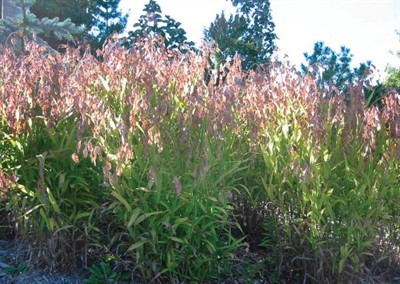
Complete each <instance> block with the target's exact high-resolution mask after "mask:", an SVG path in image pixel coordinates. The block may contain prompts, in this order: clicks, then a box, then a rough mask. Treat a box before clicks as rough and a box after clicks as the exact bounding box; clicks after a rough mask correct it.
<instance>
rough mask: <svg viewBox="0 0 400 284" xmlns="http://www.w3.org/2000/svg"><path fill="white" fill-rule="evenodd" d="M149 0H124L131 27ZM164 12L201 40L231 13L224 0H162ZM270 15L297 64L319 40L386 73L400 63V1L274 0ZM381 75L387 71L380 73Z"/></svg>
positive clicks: (280, 43)
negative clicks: (344, 49)
mask: <svg viewBox="0 0 400 284" xmlns="http://www.w3.org/2000/svg"><path fill="white" fill-rule="evenodd" d="M146 3H148V0H121V7H122V9H123V10H124V11H125V12H128V10H130V12H129V16H130V20H129V23H128V29H129V28H131V27H132V25H133V23H134V22H136V20H137V18H138V17H139V16H140V15H141V14H142V10H143V8H144V5H145V4H146ZM158 3H159V5H160V6H161V9H162V12H163V13H164V14H167V15H170V16H172V17H173V18H174V19H175V20H177V21H179V22H181V23H182V27H183V28H184V29H185V30H186V32H187V35H188V38H189V40H193V41H195V42H196V43H200V42H201V38H202V35H203V29H204V28H206V27H208V26H209V24H210V23H211V22H212V21H213V20H214V19H215V16H216V14H217V13H220V12H221V11H222V10H225V11H226V13H228V14H229V13H230V12H232V11H233V8H232V6H231V4H230V1H226V0H158ZM270 3H271V9H272V17H273V21H274V23H275V25H276V27H275V32H276V34H277V35H278V37H279V40H278V41H277V42H276V44H277V46H278V48H279V50H280V51H279V56H283V55H284V54H287V55H288V56H289V59H290V61H291V62H292V63H293V64H296V65H299V64H300V63H301V62H304V56H303V53H304V52H308V53H311V52H312V49H313V45H314V43H315V42H316V41H324V42H325V43H326V44H327V45H328V46H330V47H331V48H333V49H334V50H339V48H340V46H342V45H345V46H346V47H348V48H350V49H351V53H352V54H353V55H354V57H353V63H354V64H358V63H360V62H365V61H367V60H371V61H372V63H373V64H374V65H375V66H376V67H377V68H378V70H380V71H381V72H383V71H384V69H385V67H386V65H387V64H391V65H393V66H395V67H400V60H399V59H398V57H397V56H395V55H392V54H390V51H398V50H400V39H399V36H398V35H397V34H396V32H395V31H396V30H398V31H400V0H270ZM382 76H384V75H383V73H382Z"/></svg>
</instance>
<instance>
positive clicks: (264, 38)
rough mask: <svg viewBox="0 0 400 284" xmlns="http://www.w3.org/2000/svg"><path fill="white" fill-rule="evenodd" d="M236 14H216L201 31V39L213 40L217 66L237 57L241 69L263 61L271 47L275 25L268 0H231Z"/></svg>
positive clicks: (272, 47) (265, 59) (274, 37)
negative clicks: (202, 32)
mask: <svg viewBox="0 0 400 284" xmlns="http://www.w3.org/2000/svg"><path fill="white" fill-rule="evenodd" d="M231 1H232V4H233V5H234V6H235V7H236V13H235V14H234V15H231V16H230V17H229V19H227V18H226V17H225V14H224V13H222V14H221V15H217V17H216V19H215V20H214V22H213V23H211V25H210V27H209V28H208V29H206V30H205V31H204V39H205V40H206V41H207V42H210V43H216V44H217V46H218V49H219V50H220V52H218V53H217V54H216V55H215V58H217V63H216V64H217V65H218V64H220V63H223V62H225V61H230V60H232V59H233V58H234V56H235V55H236V54H238V55H239V56H240V57H241V60H242V67H243V69H244V70H249V69H254V68H256V67H257V65H259V64H267V63H268V62H269V61H270V58H271V56H272V54H273V52H274V50H275V44H274V41H275V40H276V38H277V36H276V34H275V33H274V28H275V24H274V23H273V21H272V16H271V8H270V3H269V0H231Z"/></svg>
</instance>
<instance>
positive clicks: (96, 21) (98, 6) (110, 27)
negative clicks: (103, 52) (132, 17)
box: [31, 0, 127, 50]
mask: <svg viewBox="0 0 400 284" xmlns="http://www.w3.org/2000/svg"><path fill="white" fill-rule="evenodd" d="M119 3H120V0H37V1H36V3H35V4H34V5H33V6H32V8H31V11H32V12H33V13H34V14H35V15H37V17H38V18H43V17H58V18H60V19H61V20H64V19H67V18H69V19H71V21H72V22H73V23H75V24H76V25H79V26H83V27H84V28H85V29H84V30H82V32H81V34H79V35H78V38H79V39H81V40H82V39H88V40H89V41H90V43H91V44H92V49H93V50H95V49H96V48H99V47H102V45H103V44H104V42H105V40H106V39H107V38H108V37H109V36H112V35H113V34H114V33H121V32H123V31H124V29H125V27H126V23H127V15H126V14H125V15H124V14H122V12H121V11H120V10H119V9H118V6H119ZM46 40H47V41H48V42H49V43H50V45H51V46H52V47H53V48H57V47H58V46H59V45H60V44H61V43H63V42H61V41H59V40H57V39H55V38H54V37H49V38H46Z"/></svg>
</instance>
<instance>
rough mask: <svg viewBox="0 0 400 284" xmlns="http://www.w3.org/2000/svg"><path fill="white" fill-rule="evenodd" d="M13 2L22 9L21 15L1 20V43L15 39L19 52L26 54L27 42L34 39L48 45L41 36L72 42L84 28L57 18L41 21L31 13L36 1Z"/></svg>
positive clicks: (17, 0)
mask: <svg viewBox="0 0 400 284" xmlns="http://www.w3.org/2000/svg"><path fill="white" fill-rule="evenodd" d="M11 1H12V2H13V3H14V4H15V5H16V6H18V7H20V9H21V14H20V15H18V16H17V17H14V18H7V19H2V20H0V31H1V33H0V43H1V44H9V43H10V42H11V41H12V39H14V41H15V43H14V44H13V47H14V49H16V50H17V51H20V52H23V53H25V52H26V51H27V50H26V42H27V41H29V40H33V39H35V40H37V41H38V42H39V43H41V44H43V45H47V43H46V42H45V41H44V40H43V39H42V38H41V36H45V37H47V36H50V35H53V36H54V37H55V38H57V39H59V40H62V39H65V40H68V41H72V40H73V39H74V34H77V33H79V32H81V31H82V27H77V26H76V25H75V24H74V23H72V22H71V20H70V19H66V20H64V21H60V19H59V18H57V17H55V18H52V19H49V18H48V17H44V18H42V19H40V20H39V19H38V18H37V17H36V15H35V14H33V13H31V12H30V7H31V5H32V4H33V3H34V0H11Z"/></svg>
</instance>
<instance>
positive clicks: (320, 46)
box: [301, 41, 371, 94]
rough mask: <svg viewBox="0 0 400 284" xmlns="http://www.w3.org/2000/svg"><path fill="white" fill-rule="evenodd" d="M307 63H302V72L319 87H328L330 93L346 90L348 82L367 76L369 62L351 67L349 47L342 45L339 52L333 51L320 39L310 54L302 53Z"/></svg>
mask: <svg viewBox="0 0 400 284" xmlns="http://www.w3.org/2000/svg"><path fill="white" fill-rule="evenodd" d="M304 57H305V58H306V60H307V65H304V64H302V65H301V70H302V72H303V74H307V75H309V76H312V77H313V78H314V79H315V80H316V82H317V84H318V86H319V87H320V88H321V89H324V88H325V89H328V91H329V92H331V93H332V94H334V93H335V91H334V89H336V90H339V91H341V92H346V91H347V89H348V84H350V83H354V82H355V81H356V80H359V81H360V80H363V79H365V78H366V77H367V76H368V70H369V69H370V68H371V62H370V61H367V62H366V63H361V64H360V66H359V67H358V68H351V60H352V57H353V55H352V54H351V53H350V49H349V48H346V47H345V46H342V47H341V48H340V52H339V53H338V52H335V51H334V50H332V49H331V48H330V47H329V46H325V45H324V43H323V42H322V41H320V42H316V43H315V44H314V50H313V53H312V54H308V53H304Z"/></svg>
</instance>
